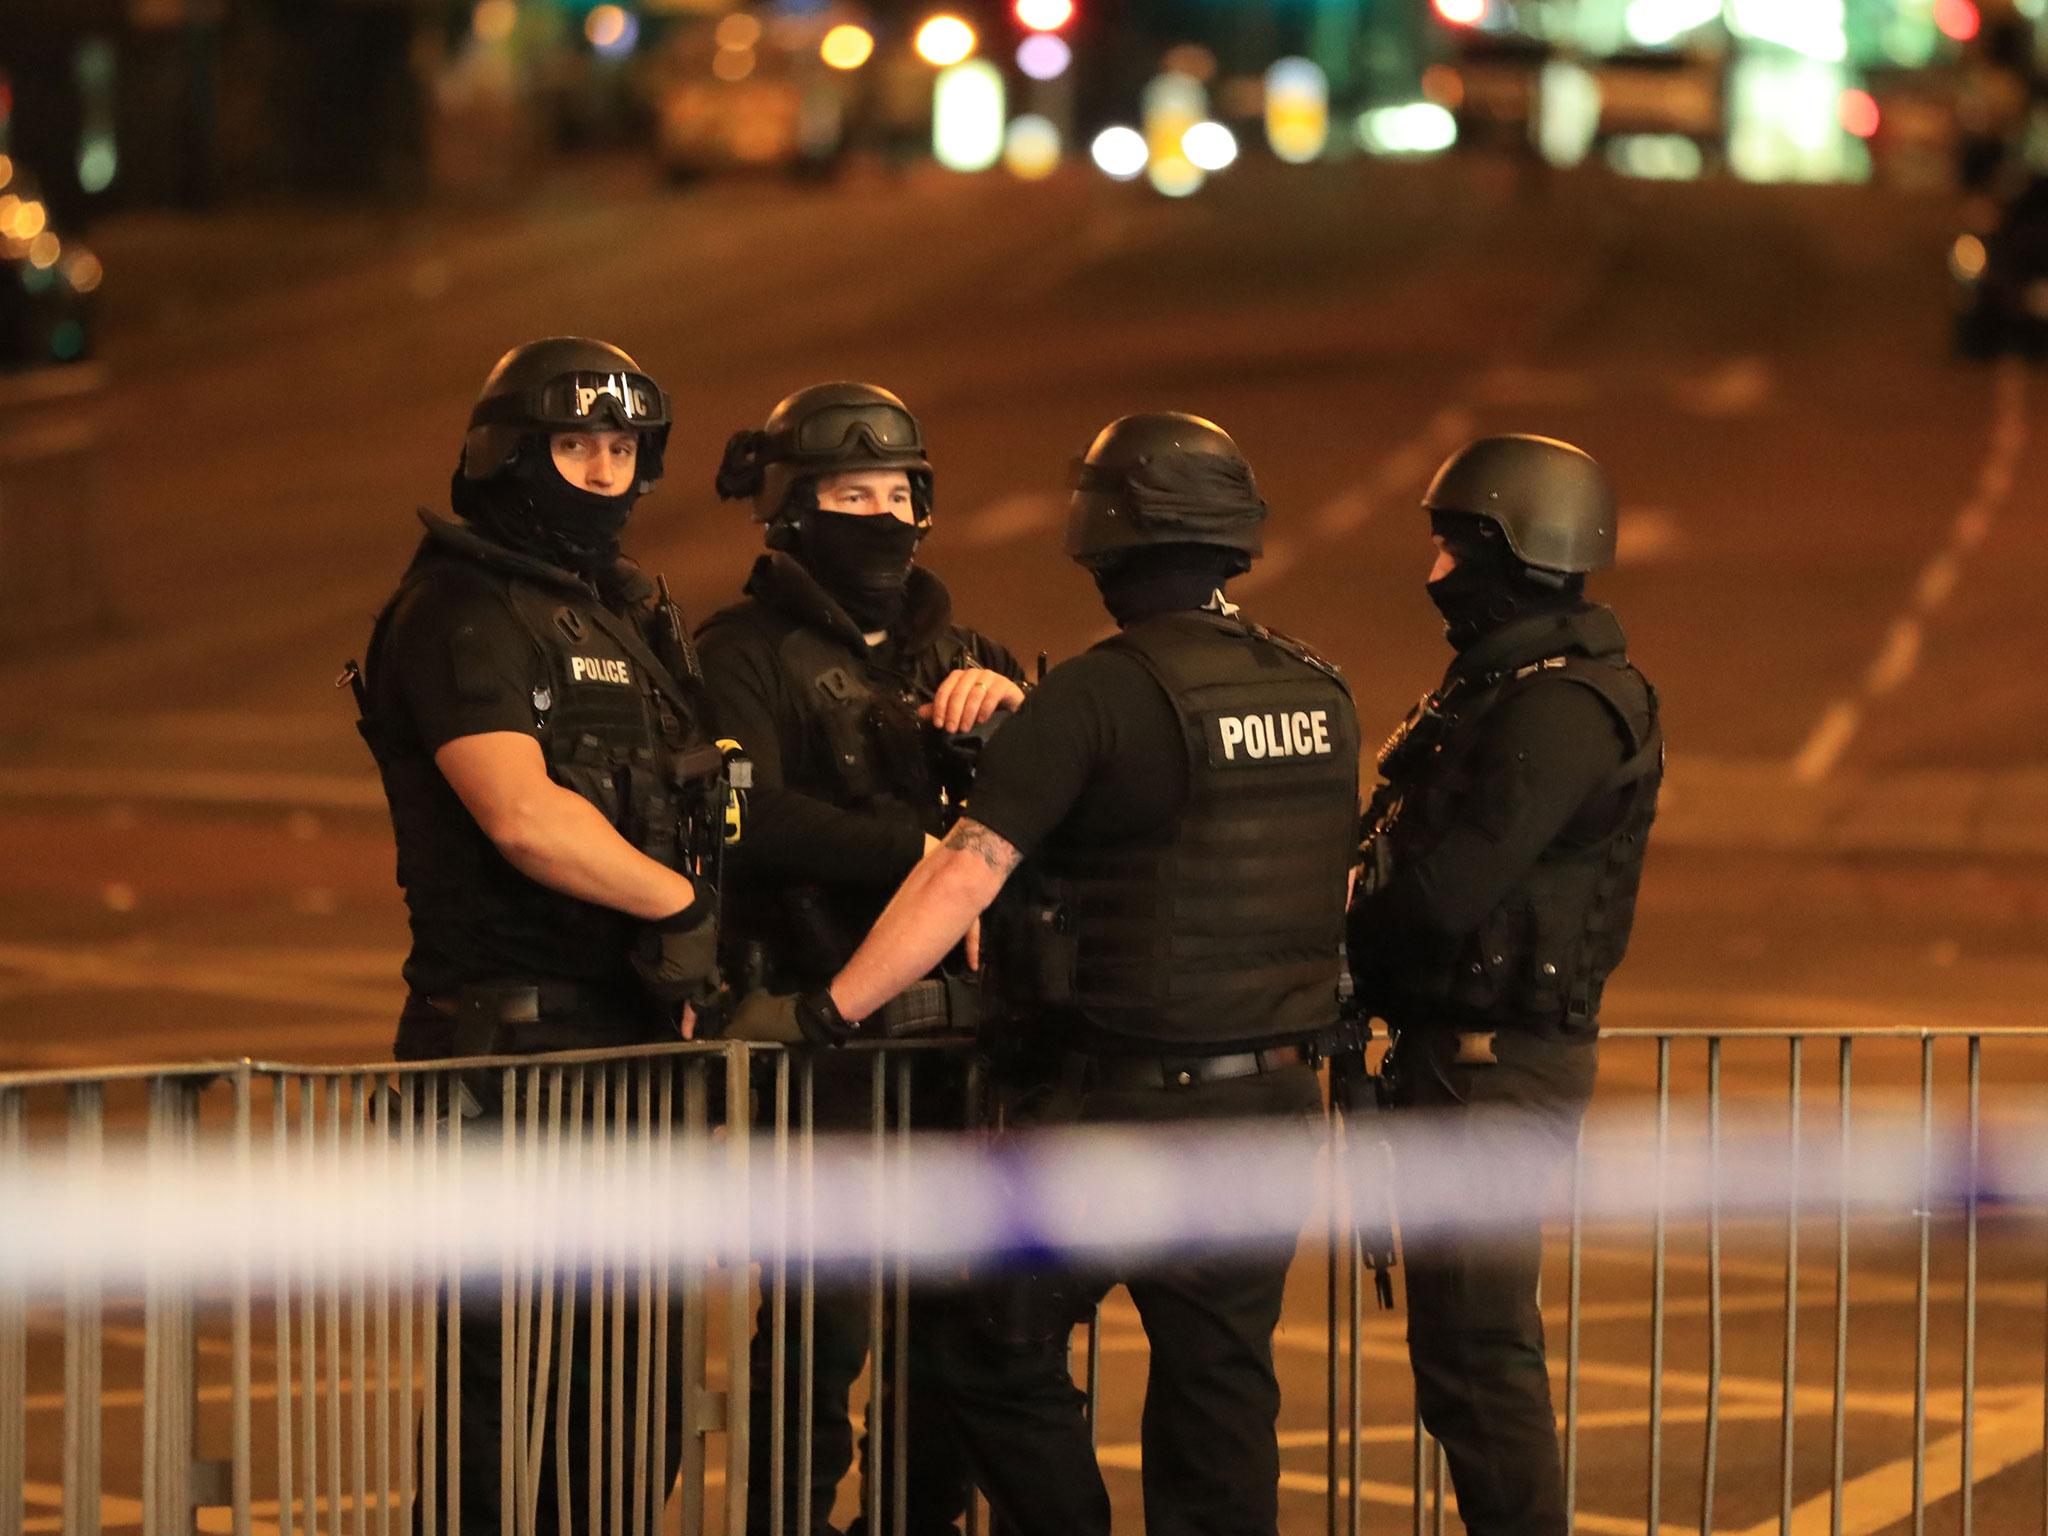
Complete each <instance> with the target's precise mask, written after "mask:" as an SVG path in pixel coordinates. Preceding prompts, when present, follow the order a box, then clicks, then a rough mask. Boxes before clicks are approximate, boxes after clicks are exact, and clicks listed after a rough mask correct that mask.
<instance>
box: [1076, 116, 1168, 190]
mask: <svg viewBox="0 0 2048 1536" xmlns="http://www.w3.org/2000/svg"><path fill="white" fill-rule="evenodd" d="M1088 155H1089V158H1090V159H1092V160H1094V162H1095V165H1096V168H1097V169H1098V170H1100V171H1101V172H1102V174H1103V175H1105V176H1113V177H1115V178H1116V179H1117V180H1118V181H1129V180H1131V178H1133V177H1134V176H1137V175H1139V174H1140V173H1142V172H1143V171H1144V169H1145V162H1146V161H1147V160H1149V159H1151V158H1152V151H1151V150H1150V149H1149V148H1148V147H1147V146H1146V143H1145V135H1143V134H1142V133H1140V132H1138V130H1137V129H1135V128H1130V127H1126V126H1124V125H1122V124H1118V125H1117V126H1116V127H1114V128H1105V129H1103V130H1102V132H1100V133H1098V134H1097V135H1095V141H1094V142H1093V143H1092V144H1090V145H1089V146H1088Z"/></svg>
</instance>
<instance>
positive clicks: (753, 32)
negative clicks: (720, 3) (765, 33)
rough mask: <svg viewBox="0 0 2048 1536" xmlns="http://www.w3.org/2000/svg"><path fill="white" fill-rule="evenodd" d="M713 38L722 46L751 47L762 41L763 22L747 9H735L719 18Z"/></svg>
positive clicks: (713, 31) (712, 34)
mask: <svg viewBox="0 0 2048 1536" xmlns="http://www.w3.org/2000/svg"><path fill="white" fill-rule="evenodd" d="M711 38H712V41H713V42H715V43H717V44H718V46H719V47H721V48H734V49H740V48H751V47H753V46H754V45H755V44H756V43H758V42H760V41H761V23H760V22H759V21H758V20H757V19H756V18H754V17H752V16H750V15H748V14H747V13H746V12H745V11H734V12H733V13H732V14H731V15H730V16H722V17H720V18H719V21H718V25H717V26H716V27H715V28H713V29H712V33H711Z"/></svg>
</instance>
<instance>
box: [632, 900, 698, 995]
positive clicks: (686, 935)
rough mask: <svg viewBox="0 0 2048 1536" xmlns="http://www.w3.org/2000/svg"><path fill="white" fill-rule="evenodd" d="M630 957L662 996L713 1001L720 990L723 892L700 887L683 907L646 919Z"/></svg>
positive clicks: (653, 990)
mask: <svg viewBox="0 0 2048 1536" xmlns="http://www.w3.org/2000/svg"><path fill="white" fill-rule="evenodd" d="M630 958H631V960H632V962H633V969H634V970H636V971H638V972H639V973H640V980H641V981H642V983H644V984H645V986H646V988H647V990H648V992H649V993H651V994H652V995H653V997H654V999H655V1000H656V1001H657V1002H660V1003H665V1004H667V1005H668V1006H669V1007H672V1008H674V1007H681V1006H682V1005H684V1004H686V1003H688V1004H695V1003H702V1002H707V1001H709V1000H710V999H711V998H712V997H713V996H715V995H716V994H717V992H718V897H717V896H716V895H714V894H713V893H712V892H711V891H709V890H699V891H698V893H697V899H696V900H695V901H693V902H691V903H690V904H689V905H688V906H687V907H684V908H683V909H682V911H680V912H676V913H672V914H671V915H669V916H668V917H664V918H663V919H661V921H659V922H655V923H647V924H645V925H643V926H642V927H641V929H640V934H639V937H638V938H637V939H636V940H635V941H634V944H633V953H632V955H631V957H630Z"/></svg>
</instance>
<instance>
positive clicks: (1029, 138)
mask: <svg viewBox="0 0 2048 1536" xmlns="http://www.w3.org/2000/svg"><path fill="white" fill-rule="evenodd" d="M1059 163H1060V131H1059V128H1058V127H1057V126H1056V125H1055V124H1054V123H1053V121H1052V119H1051V118H1048V117H1040V116H1039V115H1038V114H1037V113H1035V112H1027V113H1025V114H1024V116H1022V117H1020V118H1018V119H1017V120H1016V121H1015V122H1013V123H1011V124H1010V128H1009V131H1008V132H1007V133H1006V134H1004V135H1003V164H1004V165H1005V166H1007V167H1008V168H1009V171H1010V174H1011V175H1013V176H1015V177H1017V178H1018V179H1019V180H1021V181H1038V180H1041V179H1043V178H1044V177H1047V176H1050V175H1051V174H1052V173H1053V172H1054V171H1055V170H1056V169H1058V167H1059Z"/></svg>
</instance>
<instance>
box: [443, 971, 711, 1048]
mask: <svg viewBox="0 0 2048 1536" xmlns="http://www.w3.org/2000/svg"><path fill="white" fill-rule="evenodd" d="M413 1000H414V1001H415V1002H417V1003H421V1004H424V1005H425V1006H426V1007H427V1008H428V1009H430V1010H432V1011H433V1012H435V1013H437V1014H439V1015H441V1017H443V1018H445V1019H447V1020H449V1022H450V1023H451V1024H452V1025H453V1026H454V1029H453V1035H452V1050H453V1053H454V1054H455V1055H457V1056H523V1055H530V1054H533V1053H535V1052H539V1051H572V1050H589V1049H597V1048H601V1047H604V1046H609V1045H624V1044H647V1043H650V1042H653V1041H657V1040H662V1039H666V1038H669V1036H670V1035H671V1034H672V1033H673V1026H672V1025H670V1026H667V1027H666V1028H665V1027H664V1021H663V1018H662V1013H661V1010H660V1009H659V1007H657V1006H656V1004H655V1003H654V1002H653V1000H652V999H650V998H648V997H647V996H646V995H645V994H644V993H638V992H633V991H630V990H626V989H610V988H597V987H590V986H584V985H580V984H578V983H576V982H561V981H543V982H476V983H473V984H471V985H469V986H466V987H463V988H462V989H460V990H459V991H457V992H454V993H451V994H444V995H441V996H435V997H428V996H421V995H420V994H417V993H415V994H414V999H413Z"/></svg>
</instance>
